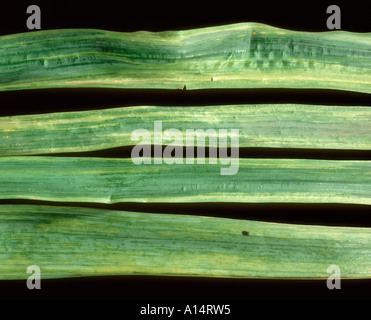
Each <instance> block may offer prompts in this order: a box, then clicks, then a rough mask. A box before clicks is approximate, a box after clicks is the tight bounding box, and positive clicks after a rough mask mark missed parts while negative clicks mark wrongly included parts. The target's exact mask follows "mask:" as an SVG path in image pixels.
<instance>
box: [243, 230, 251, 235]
mask: <svg viewBox="0 0 371 320" xmlns="http://www.w3.org/2000/svg"><path fill="white" fill-rule="evenodd" d="M242 235H243V236H249V235H250V232H248V231H242Z"/></svg>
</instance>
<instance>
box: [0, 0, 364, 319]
mask: <svg viewBox="0 0 371 320" xmlns="http://www.w3.org/2000/svg"><path fill="white" fill-rule="evenodd" d="M31 4H38V5H39V6H40V8H41V21H42V22H41V25H42V29H44V30H45V29H56V28H100V29H106V30H114V31H127V32H130V31H137V30H149V31H161V30H179V29H189V28H198V27H205V26H213V25H222V24H228V23H236V22H261V23H266V24H270V25H274V26H277V27H282V28H287V29H295V30H305V31H326V30H327V29H326V19H327V17H328V15H327V14H326V8H327V7H328V6H329V5H331V4H338V5H339V6H340V8H341V10H342V29H344V30H347V31H354V32H371V21H370V14H371V4H370V2H369V1H363V2H358V3H357V2H356V1H348V2H347V3H341V2H339V1H335V2H330V1H321V2H320V4H316V3H314V2H312V1H310V2H309V1H308V2H306V3H304V2H300V1H297V2H296V3H291V2H290V3H289V2H282V1H277V2H274V3H271V2H268V1H260V2H257V1H239V2H236V1H213V2H211V1H208V2H205V1H202V2H201V1H182V0H177V1H172V2H169V3H164V2H159V1H157V2H156V1H136V2H131V3H129V2H127V1H116V2H109V1H100V2H96V3H93V2H77V1H64V2H61V1H59V2H57V1H49V2H46V3H41V2H39V1H34V2H31V1H28V2H27V1H23V2H20V1H17V3H14V4H13V3H11V4H5V5H3V4H2V14H1V19H0V35H5V34H12V33H18V32H32V31H29V30H27V28H26V19H27V14H26V8H27V6H28V5H31ZM238 103H241V104H242V103H245V104H249V103H251V104H252V103H311V104H328V105H363V106H371V97H370V95H368V94H361V93H354V92H345V91H335V90H310V89H308V90H288V89H281V90H278V89H269V90H268V89H249V90H241V89H238V90H197V91H182V90H118V89H56V90H52V89H48V90H23V91H10V92H0V106H1V109H0V115H16V114H30V113H45V112H55V111H72V110H84V109H93V108H95V109H98V108H108V107H117V106H129V105H143V104H146V105H208V104H214V105H215V104H238ZM240 153H241V155H242V156H245V157H275V158H314V159H362V160H365V159H368V160H370V159H371V157H370V152H367V151H356V150H349V151H339V150H322V151H315V150H298V149H297V150H293V149H287V150H285V149H260V148H254V149H249V148H246V149H243V150H241V152H240ZM75 155H76V154H75ZM77 155H79V156H88V155H95V156H107V157H122V156H130V150H129V149H128V148H118V149H113V150H106V151H103V152H99V153H81V154H77ZM2 203H35V204H36V203H46V202H41V201H12V200H6V201H5V200H3V201H0V204H2ZM48 204H50V203H48ZM54 204H56V205H62V204H61V203H54ZM63 205H66V204H63ZM69 205H86V204H81V203H80V204H79V203H76V204H75V203H71V204H69ZM90 206H93V205H90ZM94 207H102V208H112V209H119V210H136V211H144V212H161V213H178V214H195V215H206V216H218V217H230V218H237V219H251V220H261V221H275V222H284V223H300V224H320V225H343V226H365V227H371V216H370V210H369V207H368V206H361V205H339V204H321V205H319V204H311V205H307V204H227V203H226V204H217V205H216V204H156V205H151V204H135V203H119V204H115V205H94ZM41 286H42V289H41V290H28V289H27V287H26V283H25V281H0V298H1V299H118V300H121V301H122V302H124V301H129V300H138V301H137V302H134V303H132V304H130V305H129V306H130V310H131V312H132V313H136V312H137V311H138V308H139V306H141V305H145V304H146V303H149V302H151V301H153V300H157V303H158V304H161V305H169V306H171V305H172V304H174V303H175V302H174V299H184V303H191V302H197V303H198V304H200V303H203V302H206V301H210V300H212V301H214V302H218V303H220V304H224V303H230V302H231V300H241V301H245V302H248V301H251V300H270V299H278V300H288V299H309V300H313V299H368V300H370V299H371V290H370V289H371V281H370V280H342V289H341V290H329V289H327V287H326V281H325V280H314V281H308V280H305V281H301V280H300V281H299V280H248V279H247V280H246V279H213V278H186V277H182V278H179V277H149V276H148V277H144V276H143V277H138V276H132V277H116V276H115V277H96V278H78V279H58V280H42V281H41ZM158 300H166V301H165V302H163V301H162V302H161V303H160V301H158ZM247 305H248V304H247ZM236 308H237V307H236ZM232 311H233V309H232Z"/></svg>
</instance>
